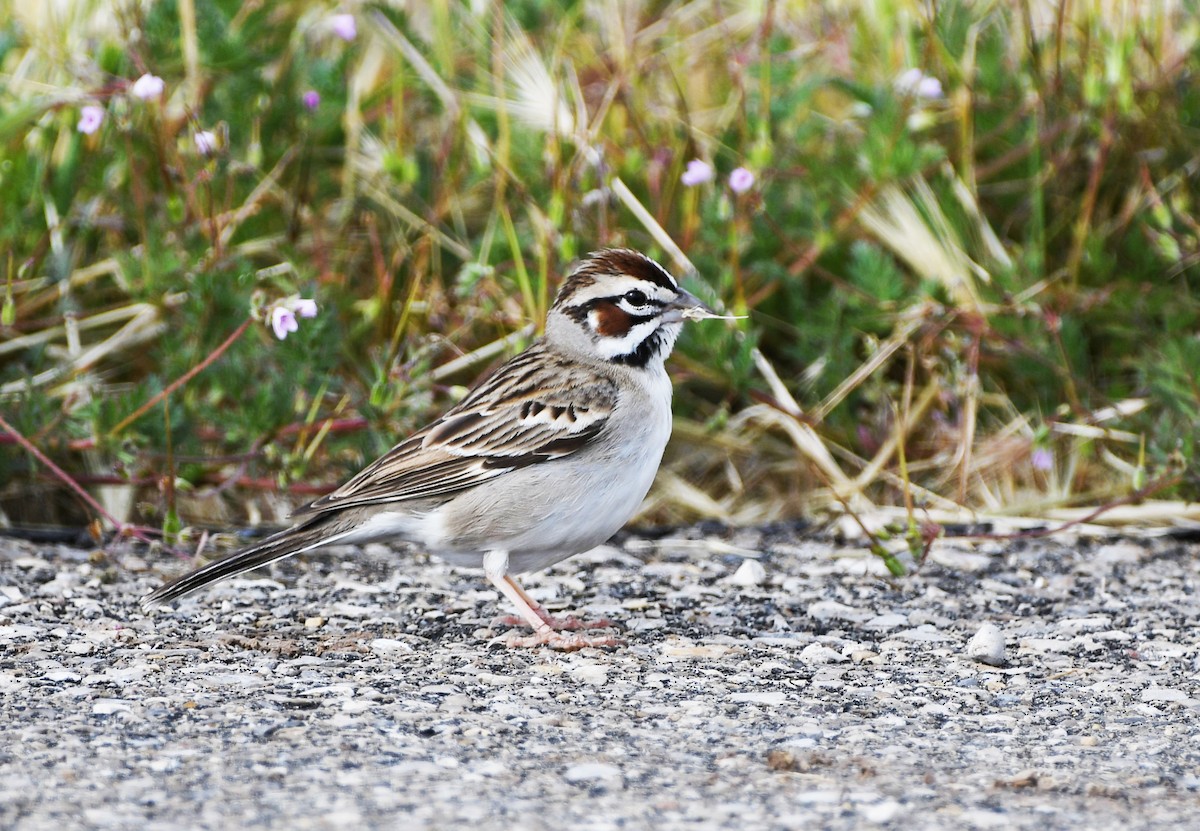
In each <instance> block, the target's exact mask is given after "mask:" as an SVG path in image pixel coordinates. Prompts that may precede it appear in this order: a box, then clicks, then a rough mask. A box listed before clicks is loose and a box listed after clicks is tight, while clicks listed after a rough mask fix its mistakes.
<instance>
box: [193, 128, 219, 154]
mask: <svg viewBox="0 0 1200 831" xmlns="http://www.w3.org/2000/svg"><path fill="white" fill-rule="evenodd" d="M193 141H195V142H196V152H197V153H199V154H200V155H201V156H211V155H212V154H213V153H215V152H217V137H216V136H214V135H213V134H212V133H211V132H210V131H209V130H201V131H200V132H198V133H196V135H195V138H194V139H193Z"/></svg>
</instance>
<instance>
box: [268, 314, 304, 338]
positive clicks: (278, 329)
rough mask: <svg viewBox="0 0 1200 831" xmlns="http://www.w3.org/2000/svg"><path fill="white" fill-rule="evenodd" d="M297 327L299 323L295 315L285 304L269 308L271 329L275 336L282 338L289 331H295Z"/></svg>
mask: <svg viewBox="0 0 1200 831" xmlns="http://www.w3.org/2000/svg"><path fill="white" fill-rule="evenodd" d="M299 328H300V324H299V323H297V322H296V316H295V315H294V314H292V310H291V309H289V308H288V307H286V306H276V307H275V308H273V309H271V329H272V331H274V332H275V337H277V338H279V339H280V340H283V339H284V338H286V337H287V336H288V333H289V332H295V331H296V330H297V329H299Z"/></svg>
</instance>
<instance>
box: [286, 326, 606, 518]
mask: <svg viewBox="0 0 1200 831" xmlns="http://www.w3.org/2000/svg"><path fill="white" fill-rule="evenodd" d="M616 400H617V388H616V384H615V383H614V382H613V381H612V380H610V379H608V378H606V377H604V376H600V375H597V374H595V373H592V372H590V371H587V370H584V369H582V368H580V367H578V366H576V365H574V364H571V363H568V362H565V361H562V360H561V359H556V358H554V357H553V356H552V355H551V354H550V353H548V352H546V351H545V349H544V347H543V345H542V344H540V343H539V344H536V345H534V346H533V347H531V348H530V349H529V350H527V351H526V352H523V353H522V354H520V355H518V356H517V357H515V358H513V359H512V360H511V361H510V362H509V363H507V364H505V365H504V366H502V367H501V368H500V369H499V370H498V371H497V372H496V373H495V374H494V375H492V376H491V377H490V378H489V379H488V380H486V381H485V382H484V383H483V384H481V385H480V386H479V387H477V388H476V389H475V390H474V391H472V392H471V393H470V394H468V395H467V397H466V398H465V399H463V401H462V402H460V403H459V404H458V405H457V406H456V407H454V408H453V409H451V410H450V411H449V412H447V413H446V414H445V415H444V416H442V418H440V419H439V420H438V421H435V422H434V423H433V424H430V425H429V426H428V427H426V428H425V429H423V430H421V431H420V432H418V433H417V434H415V435H414V436H412V437H411V438H409V439H406V440H405V441H403V442H401V443H400V444H398V445H396V446H395V447H393V448H392V449H391V450H389V451H388V452H387V453H385V454H384V455H383V456H382V457H380V458H379V459H377V460H376V461H375V462H373V463H372V464H371V465H369V466H368V467H366V468H365V469H363V470H362V471H361V472H359V473H358V474H357V475H356V476H355V477H354V478H352V479H351V480H350V481H348V482H346V484H344V485H342V486H341V487H340V488H338V489H337V490H336V491H334V492H333V493H330V494H327V495H326V496H322V497H321V498H319V499H317V500H315V501H313V502H312V503H310V504H309V505H307V506H305V507H303V508H301V509H300V510H299V511H297V512H296V513H297V515H304V514H312V513H318V512H324V511H335V510H341V509H343V508H349V507H352V506H357V505H370V504H380V503H385V502H401V501H407V500H414V499H426V498H430V497H440V496H449V495H451V494H454V493H457V492H459V491H463V490H466V489H468V488H473V487H475V486H476V485H479V484H481V483H482V482H486V481H488V480H490V479H495V478H496V477H498V476H503V475H504V474H506V473H508V472H510V471H512V470H515V469H517V468H520V467H527V466H528V465H533V464H538V463H541V462H547V461H550V460H552V459H558V458H562V457H563V456H568V455H570V454H571V453H574V452H575V451H577V450H579V449H580V448H581V447H583V446H585V445H586V444H587V443H588V442H589V441H591V440H592V439H593V438H595V437H596V436H597V435H598V434H599V433H600V432H601V431H602V430H603V429H604V425H605V424H606V423H607V422H608V418H609V415H610V414H611V413H612V408H613V407H614V406H615V404H616Z"/></svg>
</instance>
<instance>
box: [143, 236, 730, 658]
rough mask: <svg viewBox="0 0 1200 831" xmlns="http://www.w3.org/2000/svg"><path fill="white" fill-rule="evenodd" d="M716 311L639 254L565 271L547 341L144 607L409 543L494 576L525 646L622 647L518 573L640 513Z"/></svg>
mask: <svg viewBox="0 0 1200 831" xmlns="http://www.w3.org/2000/svg"><path fill="white" fill-rule="evenodd" d="M714 316H715V313H714V312H713V311H712V310H711V309H709V308H708V307H707V306H706V305H704V303H702V302H701V301H700V300H698V299H697V298H696V297H694V296H692V295H691V294H689V293H688V292H687V291H685V290H684V289H683V288H681V287H680V286H679V283H678V282H677V281H676V280H675V278H674V277H672V276H671V275H670V273H668V272H667V270H666V269H664V268H663V267H662V266H660V265H659V264H658V263H656V262H654V261H653V260H651V259H650V258H649V257H646V256H644V255H643V254H639V253H638V252H636V251H630V250H627V249H605V250H602V251H597V252H595V253H593V254H591V255H589V256H588V257H586V258H585V259H584V260H583V261H582V262H581V263H580V264H579V265H578V266H577V267H576V268H575V269H574V270H573V271H572V272H571V274H570V275H569V276H568V277H567V279H566V281H565V282H564V283H563V285H562V287H561V289H560V290H559V292H558V296H557V298H556V299H555V301H554V305H553V306H552V307H551V309H550V313H549V315H548V316H547V318H546V334H545V336H544V337H542V338H540V339H538V340H537V341H535V342H534V343H533V344H532V345H531V346H530V347H529V348H528V349H527V350H525V351H524V352H522V353H521V354H520V355H517V356H516V357H515V358H513V359H512V360H510V361H509V362H508V363H506V364H504V365H503V366H502V367H501V368H500V369H499V370H497V371H496V372H495V373H494V374H493V375H492V376H491V377H489V378H488V379H486V380H485V381H483V382H482V383H481V384H479V385H478V386H476V387H475V388H474V389H473V390H472V391H471V392H470V393H469V394H468V395H467V396H466V398H464V399H463V400H462V401H461V402H460V403H459V404H458V405H457V406H455V407H454V408H453V409H451V410H450V411H449V412H447V413H446V414H445V415H443V416H442V417H441V418H439V419H438V420H437V421H435V422H433V423H432V424H430V425H429V426H428V427H426V428H424V429H423V430H420V431H419V432H417V433H416V434H414V435H413V436H411V437H410V438H408V439H405V440H404V441H402V442H400V443H399V444H397V445H396V446H395V447H393V448H392V449H391V450H389V451H388V452H387V453H386V454H384V455H383V456H382V457H381V458H379V459H377V460H376V461H375V462H373V463H372V464H371V465H369V466H368V467H367V468H366V469H364V470H363V471H361V472H360V473H359V474H358V475H356V476H355V477H353V478H352V479H350V480H349V481H348V482H346V484H344V485H342V486H341V487H340V488H338V489H337V490H336V491H333V492H332V493H330V494H328V495H326V496H322V497H321V498H320V499H317V500H316V501H314V502H312V503H311V504H309V505H307V506H305V507H303V508H301V509H300V510H299V511H297V513H296V515H295V523H294V524H293V525H292V527H291V528H288V529H287V530H285V531H281V532H279V533H277V534H275V535H273V536H271V537H268V538H266V539H265V540H264V541H263V542H261V543H259V544H258V545H255V546H253V547H251V548H247V549H244V550H242V551H238V552H235V553H233V554H230V555H229V556H227V557H225V558H223V559H219V560H216V561H214V562H212V563H209V564H208V565H206V566H204V567H202V568H200V569H197V570H196V571H193V572H191V573H190V574H186V575H184V576H182V577H179V578H178V579H175V580H172V581H171V582H169V583H167V584H165V585H163V586H160V587H159V588H158V589H155V590H154V592H152V593H151V594H149V595H147V596H146V598H145V599H144V601H143V604H144V605H145V606H152V605H154V604H157V603H161V602H166V601H170V600H173V599H174V598H177V597H179V596H181V595H184V594H187V593H188V592H191V591H193V590H195V589H199V588H201V587H202V586H206V585H208V584H209V583H212V582H214V581H216V580H220V579H222V578H224V577H229V576H231V575H234V574H238V573H241V572H243V571H246V570H248V569H252V568H256V567H258V566H262V565H265V564H267V563H271V562H274V561H275V560H280V559H282V558H284V557H290V556H291V555H293V554H298V553H300V552H303V551H311V550H313V549H315V548H320V547H323V546H327V545H334V544H349V543H363V542H367V541H370V540H380V539H402V540H407V541H409V542H412V543H415V544H416V545H418V546H421V547H423V548H424V549H426V550H427V551H429V552H430V553H432V554H435V555H437V556H438V557H441V558H442V559H444V560H447V561H449V562H450V563H452V564H454V565H459V566H473V567H480V566H482V568H483V570H484V573H485V574H486V575H487V578H488V580H489V581H491V583H492V584H493V585H495V587H496V588H497V589H499V590H500V592H501V593H502V594H504V596H505V597H507V598H508V599H509V600H510V601H512V603H513V605H514V606H516V608H517V610H518V611H519V612H520V614H521V617H522V618H524V620H525V621H527V622H528V623H529V625H530V626H532V627H533V630H534V634H533V636H532V637H528V638H511V639H510V640H509V641H508V642H509V644H510V645H514V646H534V645H543V644H544V645H547V646H551V647H554V648H558V649H578V648H581V647H584V646H591V645H611V644H613V643H615V641H614V640H613V639H612V638H609V637H600V638H589V637H584V636H581V635H577V634H565V633H563V632H561V631H559V630H560V629H564V628H579V627H580V624H578V623H577V622H574V621H572V620H569V619H568V620H557V619H555V618H552V617H551V616H550V615H548V614H547V613H546V612H545V611H544V610H543V609H541V608H540V607H539V606H538V605H537V604H536V603H535V602H534V601H533V600H532V599H531V598H530V597H529V595H527V594H526V593H525V592H524V591H522V589H521V588H520V587H519V586H518V585H517V583H516V582H515V581H514V580H513V578H512V576H511V575H512V574H520V573H522V572H527V571H535V570H537V569H542V568H546V567H547V566H549V565H551V564H552V563H556V562H558V561H559V560H563V559H566V558H567V557H570V556H572V555H573V554H577V553H579V552H582V551H587V550H588V549H591V548H594V547H595V546H597V545H599V544H600V543H602V542H604V541H605V540H607V539H608V538H609V537H611V536H612V535H613V534H614V533H616V532H617V530H618V529H619V528H620V527H621V526H622V525H624V524H625V522H626V521H627V520H628V519H629V517H630V516H632V515H633V512H634V511H635V510H637V507H638V505H639V504H640V503H641V502H642V499H643V498H644V497H645V495H646V492H647V491H648V490H649V489H650V484H651V482H652V481H653V480H654V474H655V472H656V471H657V470H658V465H659V462H660V461H661V459H662V454H663V449H664V448H665V447H666V444H667V438H668V437H669V436H670V434H671V382H670V379H669V378H668V377H667V373H666V370H665V368H664V367H663V362H664V361H665V360H666V358H667V355H669V354H670V352H671V349H672V347H673V346H674V345H675V339H676V338H677V337H678V336H679V331H680V329H681V328H682V324H683V321H684V320H685V319H690V318H695V319H699V318H704V317H714Z"/></svg>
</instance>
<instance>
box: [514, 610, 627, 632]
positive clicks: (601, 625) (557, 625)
mask: <svg viewBox="0 0 1200 831" xmlns="http://www.w3.org/2000/svg"><path fill="white" fill-rule="evenodd" d="M535 611H536V610H535ZM538 617H540V618H541V619H542V622H543V623H545V624H546V625H547V626H549V627H550V628H551V629H553V630H554V631H555V632H575V631H578V630H580V629H616V628H617V627H618V626H620V624H618V623H617V622H616V621H613V620H609V619H608V618H600V620H582V619H580V618H577V617H554V616H553V615H543V614H540V613H539V614H538ZM495 622H496V623H498V624H500V625H501V626H528V625H529V624H528V623H526V621H525V618H523V617H520V616H518V615H504V616H503V617H498V618H496V620H495Z"/></svg>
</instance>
